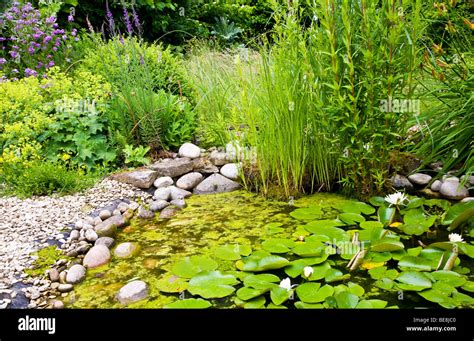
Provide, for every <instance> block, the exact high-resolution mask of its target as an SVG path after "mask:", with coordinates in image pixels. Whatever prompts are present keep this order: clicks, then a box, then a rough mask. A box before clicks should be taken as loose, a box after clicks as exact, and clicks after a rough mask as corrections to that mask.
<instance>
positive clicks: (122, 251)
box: [114, 242, 138, 258]
mask: <svg viewBox="0 0 474 341" xmlns="http://www.w3.org/2000/svg"><path fill="white" fill-rule="evenodd" d="M137 251H138V245H136V244H135V243H128V242H127V243H121V244H119V245H117V247H116V248H115V250H114V255H115V256H116V257H119V258H128V257H131V256H133V255H134V254H135V253H136V252H137Z"/></svg>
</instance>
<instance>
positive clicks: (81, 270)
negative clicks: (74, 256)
mask: <svg viewBox="0 0 474 341" xmlns="http://www.w3.org/2000/svg"><path fill="white" fill-rule="evenodd" d="M85 277H86V268H85V267H83V266H82V265H79V264H75V265H73V266H71V268H70V269H69V270H68V271H67V276H66V282H68V283H72V284H74V283H79V282H80V281H82V280H83V279H84V278H85Z"/></svg>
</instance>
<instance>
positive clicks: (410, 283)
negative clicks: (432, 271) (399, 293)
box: [395, 271, 432, 291]
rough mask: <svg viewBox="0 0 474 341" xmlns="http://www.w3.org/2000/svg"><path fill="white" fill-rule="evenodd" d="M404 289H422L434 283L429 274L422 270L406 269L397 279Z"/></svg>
mask: <svg viewBox="0 0 474 341" xmlns="http://www.w3.org/2000/svg"><path fill="white" fill-rule="evenodd" d="M395 280H396V281H397V282H399V284H398V286H399V287H400V288H401V289H402V290H413V291H420V290H423V289H428V288H431V286H432V283H431V280H430V279H429V277H428V276H426V275H425V274H424V273H422V272H415V271H404V272H402V273H400V274H399V275H398V277H397V278H396V279H395Z"/></svg>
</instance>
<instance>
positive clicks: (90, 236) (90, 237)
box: [84, 229, 99, 243]
mask: <svg viewBox="0 0 474 341" xmlns="http://www.w3.org/2000/svg"><path fill="white" fill-rule="evenodd" d="M84 236H85V237H86V240H87V241H89V242H91V243H93V242H95V241H96V240H97V238H99V236H98V235H97V233H96V232H95V231H94V230H92V229H91V230H87V231H86V233H85V234H84Z"/></svg>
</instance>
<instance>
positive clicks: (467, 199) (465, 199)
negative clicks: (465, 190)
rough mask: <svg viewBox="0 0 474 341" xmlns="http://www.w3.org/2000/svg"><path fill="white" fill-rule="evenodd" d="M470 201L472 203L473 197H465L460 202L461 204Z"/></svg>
mask: <svg viewBox="0 0 474 341" xmlns="http://www.w3.org/2000/svg"><path fill="white" fill-rule="evenodd" d="M470 201H474V197H466V198H464V199H462V200H461V202H470Z"/></svg>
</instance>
